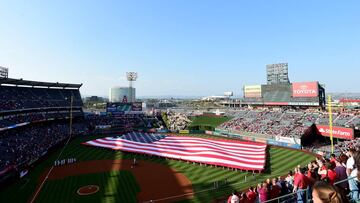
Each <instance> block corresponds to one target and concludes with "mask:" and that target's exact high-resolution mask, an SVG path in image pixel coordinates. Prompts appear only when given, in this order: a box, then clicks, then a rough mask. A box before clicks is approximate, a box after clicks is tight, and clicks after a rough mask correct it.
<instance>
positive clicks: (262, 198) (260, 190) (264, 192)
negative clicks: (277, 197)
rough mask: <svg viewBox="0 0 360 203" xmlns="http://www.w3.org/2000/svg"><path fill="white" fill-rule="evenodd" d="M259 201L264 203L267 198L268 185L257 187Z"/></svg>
mask: <svg viewBox="0 0 360 203" xmlns="http://www.w3.org/2000/svg"><path fill="white" fill-rule="evenodd" d="M258 193H259V201H260V203H261V202H266V201H267V200H269V198H268V185H267V184H266V183H263V184H259V185H258Z"/></svg>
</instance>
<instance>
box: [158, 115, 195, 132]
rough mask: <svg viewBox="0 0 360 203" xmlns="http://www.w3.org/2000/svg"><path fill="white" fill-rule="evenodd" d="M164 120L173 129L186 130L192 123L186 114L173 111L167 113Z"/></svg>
mask: <svg viewBox="0 0 360 203" xmlns="http://www.w3.org/2000/svg"><path fill="white" fill-rule="evenodd" d="M165 120H166V121H165ZM164 121H165V122H167V125H168V129H169V130H171V131H177V130H184V129H186V127H187V126H188V125H189V124H190V123H191V120H190V119H189V118H188V116H187V115H186V114H184V113H177V112H173V111H167V112H166V113H165V119H164Z"/></svg>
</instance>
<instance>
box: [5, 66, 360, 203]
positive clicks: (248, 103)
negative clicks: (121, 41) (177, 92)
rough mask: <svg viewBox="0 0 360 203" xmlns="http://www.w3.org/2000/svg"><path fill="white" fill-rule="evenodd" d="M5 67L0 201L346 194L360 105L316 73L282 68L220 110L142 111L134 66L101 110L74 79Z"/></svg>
mask: <svg viewBox="0 0 360 203" xmlns="http://www.w3.org/2000/svg"><path fill="white" fill-rule="evenodd" d="M6 71H7V70H6V69H4V68H2V73H3V74H2V77H1V78H0V92H1V95H0V134H1V136H0V151H1V153H0V158H1V159H0V202H30V203H34V202H54V203H56V202H59V203H60V202H67V203H71V202H142V203H145V202H214V203H216V202H246V203H251V202H258V201H260V202H296V201H297V202H308V200H310V199H311V197H309V196H310V194H311V192H309V191H310V189H311V188H312V187H317V184H318V183H317V181H319V180H321V179H323V178H324V177H325V178H326V179H327V181H330V183H331V184H332V185H336V186H337V187H339V188H342V190H343V191H348V192H349V185H348V184H347V182H348V179H349V181H350V180H351V177H348V176H346V174H345V176H340V172H339V171H342V170H346V169H347V168H346V167H347V166H346V162H347V160H349V159H350V158H351V157H353V156H354V157H355V155H353V153H354V152H355V151H356V150H357V148H358V147H359V146H360V139H359V138H357V137H358V135H359V127H360V116H359V114H358V113H359V112H358V111H357V110H354V109H350V110H348V109H347V110H345V109H341V108H333V109H332V108H331V107H332V106H331V103H330V102H328V103H326V100H327V99H328V100H329V101H330V100H331V98H330V97H329V98H326V97H325V88H324V86H323V85H321V84H320V83H319V82H317V81H313V82H294V83H290V81H289V80H288V75H287V64H272V65H268V66H267V76H268V78H267V84H266V85H246V86H244V87H243V93H244V94H243V95H244V96H243V98H241V99H240V100H236V99H234V100H229V99H227V100H221V101H218V102H216V103H217V105H218V107H217V109H211V108H207V109H198V108H197V109H192V108H189V107H176V108H158V109H156V108H146V106H145V105H144V103H145V102H143V101H140V100H138V99H136V98H135V95H134V94H135V89H134V87H133V86H132V85H133V82H134V81H135V80H136V78H137V74H136V73H134V72H131V73H128V74H127V78H128V81H129V82H130V87H129V92H126V91H125V92H123V95H118V97H119V100H118V101H113V102H112V101H109V102H107V103H106V105H105V108H104V111H102V112H97V113H94V112H90V111H88V110H87V109H86V108H85V106H84V101H83V98H82V96H81V93H80V89H81V87H82V84H69V83H59V82H56V83H54V82H43V81H32V80H24V79H13V78H9V77H8V76H7V74H5V73H6ZM327 104H329V105H328V106H327ZM348 156H349V157H348ZM354 159H355V158H354ZM344 165H345V166H344ZM323 170H324V171H326V175H325V176H324V175H323ZM334 174H335V175H334ZM344 183H345V184H344ZM350 193H351V191H350ZM236 198H237V199H236ZM234 199H235V200H234Z"/></svg>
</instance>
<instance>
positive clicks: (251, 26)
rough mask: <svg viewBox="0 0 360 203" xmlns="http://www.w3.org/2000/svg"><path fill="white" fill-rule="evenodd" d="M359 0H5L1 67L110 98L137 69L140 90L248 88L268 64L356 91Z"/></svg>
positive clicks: (334, 88)
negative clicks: (112, 90) (111, 91)
mask: <svg viewBox="0 0 360 203" xmlns="http://www.w3.org/2000/svg"><path fill="white" fill-rule="evenodd" d="M359 11H360V1H357V0H354V1H335V0H327V1H321V0H317V1H314V0H301V1H295V0H282V1H281V0H263V1H260V0H247V1H241V0H236V1H230V0H225V1H219V0H142V1H140V0H128V1H120V0H117V1H110V0H104V1H100V0H99V1H91V0H86V1H85V0H76V1H67V0H63V1H37V0H34V1H17V0H9V1H3V0H0V66H5V67H9V69H10V70H9V75H10V77H12V78H24V79H28V80H40V81H49V82H57V81H58V82H68V83H83V86H82V87H81V89H80V90H81V93H82V95H83V96H86V95H87V96H90V95H97V96H107V95H108V91H109V88H110V87H112V86H124V85H127V81H126V77H125V73H126V72H128V71H136V72H138V74H139V77H138V81H136V82H135V87H136V88H137V95H138V96H162V95H171V96H206V95H221V94H223V92H225V91H233V92H234V94H235V95H240V94H242V87H243V85H246V84H248V85H252V84H265V83H266V72H265V71H266V64H272V63H280V62H287V63H289V78H290V80H291V81H292V82H302V81H319V82H320V83H322V84H325V87H326V91H327V92H360V81H359V75H360V12H359Z"/></svg>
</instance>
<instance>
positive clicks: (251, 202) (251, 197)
mask: <svg viewBox="0 0 360 203" xmlns="http://www.w3.org/2000/svg"><path fill="white" fill-rule="evenodd" d="M246 196H247V199H248V203H255V201H256V192H255V189H254V188H253V187H250V188H249V191H248V192H247V193H246Z"/></svg>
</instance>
